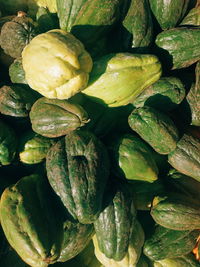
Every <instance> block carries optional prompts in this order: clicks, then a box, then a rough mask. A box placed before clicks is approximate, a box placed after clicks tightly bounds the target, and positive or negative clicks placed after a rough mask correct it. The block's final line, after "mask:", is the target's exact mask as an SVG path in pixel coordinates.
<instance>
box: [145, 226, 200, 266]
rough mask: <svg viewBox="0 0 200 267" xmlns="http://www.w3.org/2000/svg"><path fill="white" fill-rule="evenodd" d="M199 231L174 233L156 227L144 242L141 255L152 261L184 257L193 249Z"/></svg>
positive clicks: (173, 231) (170, 230)
mask: <svg viewBox="0 0 200 267" xmlns="http://www.w3.org/2000/svg"><path fill="white" fill-rule="evenodd" d="M199 233H200V231H199V230H193V231H190V230H188V231H176V230H172V229H167V228H164V227H162V226H160V225H157V226H156V228H155V231H154V233H153V234H152V235H151V236H150V238H148V239H146V240H145V243H144V247H143V253H144V254H145V255H146V256H147V257H148V258H150V259H151V260H152V261H159V260H163V259H166V258H175V257H180V256H183V255H186V254H188V253H190V252H191V251H192V249H193V248H194V247H195V244H196V240H197V238H198V236H199Z"/></svg>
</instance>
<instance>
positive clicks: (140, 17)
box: [121, 0, 153, 50]
mask: <svg viewBox="0 0 200 267" xmlns="http://www.w3.org/2000/svg"><path fill="white" fill-rule="evenodd" d="M122 25H123V29H122V33H121V34H122V47H123V48H124V49H125V50H127V49H130V48H137V47H147V46H149V45H150V43H151V42H152V37H153V23H152V18H151V10H150V6H149V3H148V1H147V0H136V1H135V0H132V1H131V3H130V7H129V9H128V12H127V14H126V16H125V18H124V20H123V22H122Z"/></svg>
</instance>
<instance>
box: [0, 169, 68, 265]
mask: <svg viewBox="0 0 200 267" xmlns="http://www.w3.org/2000/svg"><path fill="white" fill-rule="evenodd" d="M50 189H51V188H50V187H49V185H48V182H47V180H46V179H45V177H42V176H39V175H36V174H33V175H30V176H26V177H23V178H21V179H20V180H19V181H18V182H17V183H16V184H14V185H11V186H9V187H7V188H6V189H5V191H4V192H3V194H2V197H1V204H0V219H1V224H2V228H3V231H4V233H5V235H6V238H7V240H8V242H9V243H10V245H11V246H12V247H13V248H14V250H15V251H16V252H17V253H18V255H19V256H20V257H21V258H22V259H23V260H24V261H25V262H26V263H27V264H29V265H30V266H32V267H47V266H48V265H49V264H52V263H54V262H56V261H57V259H58V257H59V255H60V252H61V246H62V242H63V234H64V233H63V217H62V216H63V215H62V213H61V209H60V206H59V205H58V203H59V202H57V199H56V198H55V195H54V194H53V192H52V191H51V190H50Z"/></svg>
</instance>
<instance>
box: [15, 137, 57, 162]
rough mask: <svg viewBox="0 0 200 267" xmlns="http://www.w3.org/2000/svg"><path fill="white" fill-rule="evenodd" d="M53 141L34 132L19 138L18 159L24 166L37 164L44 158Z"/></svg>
mask: <svg viewBox="0 0 200 267" xmlns="http://www.w3.org/2000/svg"><path fill="white" fill-rule="evenodd" d="M53 143H54V141H53V140H52V139H50V138H46V137H44V136H41V135H38V134H36V133H34V132H29V133H26V134H25V135H22V136H21V140H20V150H19V158H20V161H21V162H23V163H26V164H37V163H40V162H42V161H43V160H44V159H45V158H46V154H47V152H48V150H49V148H50V147H51V145H52V144H53Z"/></svg>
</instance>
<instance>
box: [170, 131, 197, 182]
mask: <svg viewBox="0 0 200 267" xmlns="http://www.w3.org/2000/svg"><path fill="white" fill-rule="evenodd" d="M168 161H169V163H170V164H171V165H172V166H173V167H174V168H175V169H176V170H178V171H179V172H181V173H183V174H185V175H188V176H190V177H192V178H194V179H195V180H197V181H200V139H199V138H195V137H193V136H191V135H189V134H184V135H183V137H182V138H181V139H180V141H179V142H178V143H177V147H176V149H175V150H174V151H172V152H171V153H170V154H169V155H168Z"/></svg>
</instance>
